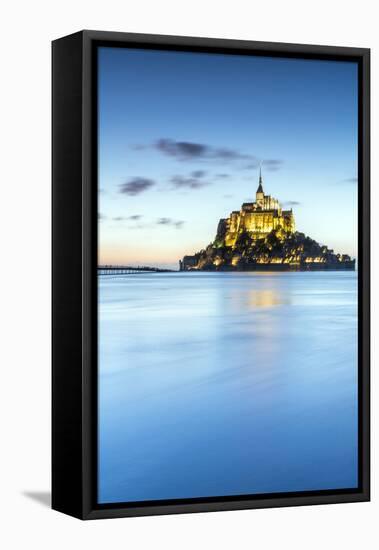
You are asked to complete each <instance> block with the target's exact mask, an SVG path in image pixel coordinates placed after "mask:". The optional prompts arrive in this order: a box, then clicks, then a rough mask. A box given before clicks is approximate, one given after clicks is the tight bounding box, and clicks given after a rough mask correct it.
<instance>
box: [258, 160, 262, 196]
mask: <svg viewBox="0 0 379 550" xmlns="http://www.w3.org/2000/svg"><path fill="white" fill-rule="evenodd" d="M262 183H263V179H262V166H259V185H258V189H257V193H263V187H262Z"/></svg>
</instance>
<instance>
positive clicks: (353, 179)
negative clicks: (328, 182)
mask: <svg viewBox="0 0 379 550" xmlns="http://www.w3.org/2000/svg"><path fill="white" fill-rule="evenodd" d="M339 183H358V178H357V177H353V178H345V179H344V180H341V181H340V182H339Z"/></svg>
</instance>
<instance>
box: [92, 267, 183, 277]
mask: <svg viewBox="0 0 379 550" xmlns="http://www.w3.org/2000/svg"><path fill="white" fill-rule="evenodd" d="M138 273H174V270H173V269H161V268H159V267H149V266H140V265H139V266H130V265H99V266H98V268H97V274H98V275H135V274H138Z"/></svg>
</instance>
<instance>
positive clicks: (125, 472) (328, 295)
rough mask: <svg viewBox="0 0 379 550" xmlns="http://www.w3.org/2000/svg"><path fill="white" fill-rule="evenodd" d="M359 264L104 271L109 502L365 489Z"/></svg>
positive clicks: (103, 434) (102, 462)
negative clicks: (360, 439) (360, 436)
mask: <svg viewBox="0 0 379 550" xmlns="http://www.w3.org/2000/svg"><path fill="white" fill-rule="evenodd" d="M357 378H358V373H357V274H356V273H354V272H309V273H279V272H277V273H213V274H212V273H166V274H158V273H152V274H137V275H125V276H117V275H116V276H102V277H100V278H99V472H98V475H99V495H98V498H99V502H100V503H107V502H108V503H110V502H123V501H126V502H128V501H139V500H155V499H175V498H191V497H204V496H225V495H242V494H253V493H268V492H269V493H271V492H282V491H283V492H287V491H308V490H320V489H338V488H352V487H356V486H357Z"/></svg>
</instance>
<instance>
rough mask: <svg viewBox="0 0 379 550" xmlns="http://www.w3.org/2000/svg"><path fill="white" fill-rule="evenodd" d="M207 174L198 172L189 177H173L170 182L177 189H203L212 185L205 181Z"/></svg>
mask: <svg viewBox="0 0 379 550" xmlns="http://www.w3.org/2000/svg"><path fill="white" fill-rule="evenodd" d="M205 174H206V173H205V172H203V171H202V170H196V171H195V172H191V174H190V175H189V176H178V175H176V176H172V178H171V179H170V182H171V183H172V184H173V186H174V187H175V188H176V189H201V188H202V187H206V186H207V185H210V182H209V181H207V180H205V179H204V176H205Z"/></svg>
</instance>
